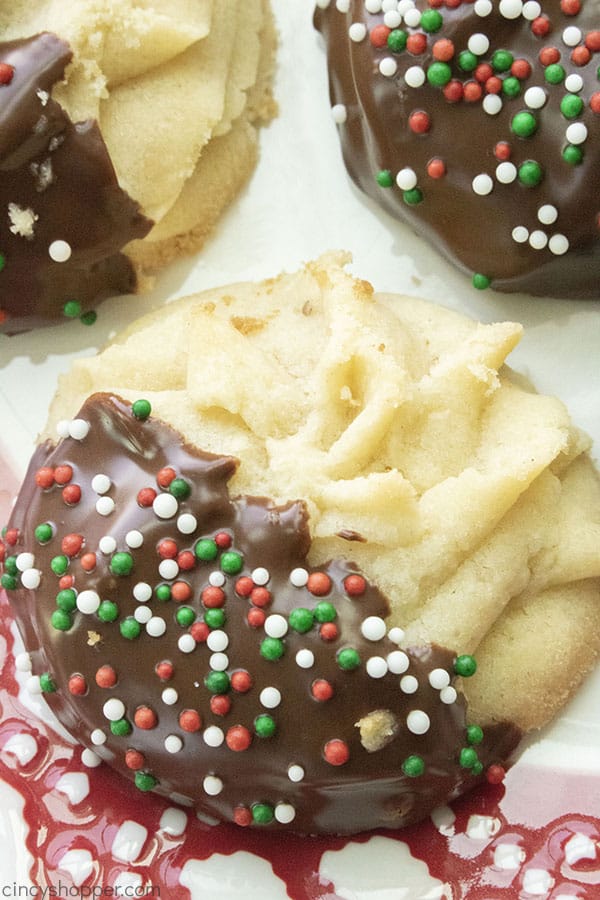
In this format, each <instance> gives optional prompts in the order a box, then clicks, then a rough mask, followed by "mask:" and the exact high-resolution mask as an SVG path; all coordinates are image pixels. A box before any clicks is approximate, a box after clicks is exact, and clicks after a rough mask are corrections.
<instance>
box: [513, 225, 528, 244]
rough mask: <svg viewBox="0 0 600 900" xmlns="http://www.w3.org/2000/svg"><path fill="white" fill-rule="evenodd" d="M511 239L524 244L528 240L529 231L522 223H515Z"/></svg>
mask: <svg viewBox="0 0 600 900" xmlns="http://www.w3.org/2000/svg"><path fill="white" fill-rule="evenodd" d="M512 239H513V241H516V242H517V244H526V243H527V241H528V240H529V231H528V230H527V228H525V226H524V225H517V226H516V227H515V228H513V230H512Z"/></svg>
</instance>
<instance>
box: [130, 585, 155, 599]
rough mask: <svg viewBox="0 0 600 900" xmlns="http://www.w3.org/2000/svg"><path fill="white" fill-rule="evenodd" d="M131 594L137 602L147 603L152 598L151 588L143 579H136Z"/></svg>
mask: <svg viewBox="0 0 600 900" xmlns="http://www.w3.org/2000/svg"><path fill="white" fill-rule="evenodd" d="M133 596H134V598H135V599H136V600H137V602H138V603H147V602H148V600H150V599H151V598H152V588H151V587H150V585H149V584H147V582H145V581H138V583H137V584H136V585H135V586H134V588H133Z"/></svg>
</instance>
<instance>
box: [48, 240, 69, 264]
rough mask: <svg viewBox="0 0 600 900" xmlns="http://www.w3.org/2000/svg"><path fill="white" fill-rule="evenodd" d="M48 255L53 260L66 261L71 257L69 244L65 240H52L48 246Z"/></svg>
mask: <svg viewBox="0 0 600 900" xmlns="http://www.w3.org/2000/svg"><path fill="white" fill-rule="evenodd" d="M48 256H49V257H50V259H51V260H53V262H57V263H64V262H67V260H68V259H70V258H71V245H70V244H69V243H67V241H52V243H51V244H50V246H49V247H48Z"/></svg>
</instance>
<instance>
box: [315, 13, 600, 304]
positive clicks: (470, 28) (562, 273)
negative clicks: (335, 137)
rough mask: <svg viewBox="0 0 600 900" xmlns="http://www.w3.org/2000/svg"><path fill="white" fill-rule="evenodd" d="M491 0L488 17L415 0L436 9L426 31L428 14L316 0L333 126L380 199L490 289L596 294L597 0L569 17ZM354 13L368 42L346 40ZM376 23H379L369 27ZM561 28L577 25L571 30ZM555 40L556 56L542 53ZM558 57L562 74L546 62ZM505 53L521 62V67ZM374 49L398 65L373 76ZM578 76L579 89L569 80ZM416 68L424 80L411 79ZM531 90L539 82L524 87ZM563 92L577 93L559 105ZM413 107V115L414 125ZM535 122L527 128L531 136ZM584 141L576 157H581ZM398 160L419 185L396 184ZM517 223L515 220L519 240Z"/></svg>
mask: <svg viewBox="0 0 600 900" xmlns="http://www.w3.org/2000/svg"><path fill="white" fill-rule="evenodd" d="M436 6H437V4H436ZM490 6H492V9H491V11H490V12H489V14H487V15H478V14H477V12H476V9H477V4H473V3H466V2H462V3H460V4H459V5H458V6H457V8H456V9H448V8H446V6H445V5H444V6H440V8H439V10H433V9H431V8H430V5H429V3H427V2H426V0H416V2H415V7H416V9H417V10H418V11H421V12H423V11H426V10H427V11H428V15H429V16H430V17H431V16H432V15H434V16H435V14H439V15H440V16H441V20H442V21H441V25H439V27H437V28H436V29H435V30H426V27H427V28H428V29H431V28H432V26H431V24H430V22H431V21H432V20H431V19H430V21H429V22H428V21H427V18H426V19H425V20H424V21H423V20H421V21H420V22H419V23H418V24H415V25H414V26H413V27H410V26H407V25H406V23H405V22H404V21H403V22H402V23H401V24H400V25H399V26H394V27H393V28H386V27H385V26H384V24H383V20H384V13H383V12H380V13H377V14H370V13H368V12H367V11H366V10H365V4H364V2H363V0H352V2H351V3H350V9H349V11H348V12H347V13H343V12H340V11H339V10H338V9H337V8H336V5H335V3H333V2H332V3H330V4H329V6H328V8H327V9H317V11H316V13H315V24H316V27H317V28H318V29H319V30H320V31H321V32H322V34H323V36H324V38H325V41H326V46H327V54H328V62H329V76H330V97H331V102H332V105H335V104H342V105H343V106H345V109H346V120H345V121H344V122H342V123H341V124H339V126H338V128H339V136H340V140H341V145H342V150H343V156H344V160H345V163H346V166H347V169H348V172H349V174H350V176H351V177H352V179H353V180H354V181H355V182H356V184H357V185H358V186H359V187H360V188H361V189H362V190H363V191H364V192H365V193H366V194H368V195H369V196H370V197H372V198H374V199H375V200H376V201H377V202H378V203H380V204H381V206H382V207H383V208H385V209H386V210H387V211H388V212H390V213H391V214H392V215H393V216H395V217H396V218H398V219H400V220H401V221H403V222H406V223H407V224H409V225H411V226H412V228H413V229H414V230H415V231H416V232H417V233H418V234H420V235H421V236H423V237H424V238H425V239H426V240H427V241H428V242H429V243H430V244H431V246H432V247H434V248H436V249H437V250H438V251H440V252H441V253H442V254H444V255H445V256H446V257H447V258H448V259H449V260H450V261H451V262H453V263H454V264H455V265H456V266H458V267H459V268H460V269H462V270H463V271H464V272H466V273H467V274H469V275H471V276H472V275H473V274H479V275H483V276H485V279H490V280H491V286H492V288H494V289H495V290H498V291H508V292H510V291H523V292H526V293H530V294H535V295H542V296H561V297H572V298H575V297H579V298H598V297H600V287H599V283H600V230H599V219H598V216H599V213H600V197H599V194H598V169H599V167H600V114H599V113H600V93H599V88H600V85H599V83H598V79H597V74H596V72H597V68H598V65H599V63H600V56H599V54H598V50H599V49H600V30H599V29H600V13H599V10H598V4H597V3H595V2H593V0H582V2H581V4H580V11H579V12H577V14H575V15H567V14H566V13H565V12H563V11H562V9H561V3H560V0H547V2H545V3H543V4H542V7H543V12H542V14H541V15H540V16H538V17H537V18H536V19H535V20H531V19H527V18H525V17H524V15H523V14H520V13H519V12H518V10H517V14H516V17H511V18H507V17H506V15H503V13H502V3H500V4H499V3H497V2H495V3H494V4H493V5H492V4H490ZM507 6H508V7H511V6H512V7H513V8H514V4H512V5H511V4H507ZM571 8H573V5H571ZM417 18H418V17H417ZM388 21H389V20H388ZM409 21H410V19H409ZM352 23H355V27H356V26H357V24H358V27H360V23H364V25H365V26H366V36H365V37H364V38H363V39H362V40H352V39H351V37H350V35H349V28H350V26H351V24H352ZM382 26H383V32H382V31H381V30H380V31H379V32H377V31H376V32H375V34H374V29H376V28H377V27H379V28H380V29H381V27H382ZM568 28H571V29H575V31H574V32H571V34H572V35H573V37H569V33H568V32H566V31H565V30H566V29H568ZM577 30H578V31H577ZM546 31H547V33H546ZM390 32H392V38H391V41H392V42H394V41H395V40H396V41H399V42H400V43H402V42H404V41H405V40H406V39H408V41H409V42H410V43H409V44H408V46H407V47H406V48H405V49H402V50H400V49H396V50H393V49H391V47H390V46H389V45H388V43H387V41H386V35H388V34H389V33H390ZM402 32H403V33H404V37H400V38H399V37H398V35H399V34H400V33H402ZM382 34H383V46H380V45H379V44H380V43H381V41H379V40H378V37H381V35H382ZM418 35H420V36H421V37H420V38H419V37H418ZM355 36H356V32H355ZM480 36H483V37H484V40H483V42H481V40H480ZM473 38H475V40H474V41H473ZM419 40H421V41H422V45H423V46H422V47H419V46H418V42H419ZM373 41H375V44H376V45H374V44H373ZM440 41H444V42H446V41H450V42H451V44H450V45H449V44H440V43H439V42H440ZM470 42H471V43H470ZM395 46H396V47H398V46H399V44H398V43H396V44H395ZM470 47H473V48H474V50H475V52H472V53H471V58H470V59H469V57H468V56H467V57H465V56H463V55H462V54H463V53H464V52H465V51H468V50H469V48H470ZM553 50H554V51H556V52H555V53H554V54H553V55H552V52H550V53H549V52H548V51H553ZM498 51H508V52H509V53H510V54H511V57H506V56H504V58H503V57H502V56H499V55H496V54H497V52H498ZM544 53H545V54H546V55H544ZM540 54H542V57H541V60H543V61H541V60H540ZM553 56H554V57H558V60H557V61H558V65H560V66H561V67H562V70H563V72H562V75H561V73H560V71H559V70H557V69H554V70H550V71H549V70H548V65H550V63H548V60H549V59H552V58H553ZM507 59H508V67H507V65H506V61H507ZM511 59H512V61H513V62H514V61H518V65H517V67H516V68H512V67H511ZM382 60H386V61H387V62H386V63H384V68H385V66H386V65H388V66H390V67H391V69H393V68H394V64H395V65H396V67H397V68H396V70H395V72H394V74H391V75H385V74H382V73H381V71H380V63H381V62H382ZM408 70H410V71H409V72H408V83H407V71H408ZM572 76H576V77H577V78H578V79H580V82H579V83H578V84H576V85H575V86H573V83H572V81H569V80H568V79H569V77H572ZM556 78H558V80H557V81H556V80H552V79H556ZM415 79H416V81H417V82H418V81H419V80H420V79H423V84H422V85H421V86H419V87H416V86H410V85H411V84H415V83H416V82H415ZM532 88H535V89H538V90H536V91H534V92H533V94H530V93H527V92H528V91H530V89H532ZM540 90H541V92H542V93H541V94H540V93H539V91H540ZM536 94H537V95H538V97H537V98H536ZM539 97H541V98H542V100H541V103H542V105H541V107H540V108H538V105H537V102H538V99H539ZM565 97H569V98H572V97H574V98H576V99H575V100H574V101H571V103H572V105H571V108H570V109H567V111H566V112H565V109H566V107H565V106H564V104H563V100H564V98H565ZM577 98H579V99H580V100H581V101H582V102H581V104H579V103H578V102H577ZM561 104H563V106H562V108H561ZM579 106H580V107H581V108H580V109H579ZM414 113H417V114H418V115H419V114H420V121H419V119H418V118H417V121H416V129H417V130H414V128H415V120H414V119H411V116H412V115H413V114H414ZM520 113H526V114H528V118H527V119H526V120H525V122H524V121H523V119H521V123H520V124H519V120H518V119H517V120H516V121H515V116H517V115H518V114H520ZM423 114H425V116H423ZM529 115H530V116H531V118H529ZM531 119H533V129H534V130H533V133H531V134H530V135H529V136H526V134H527V132H529V130H530V128H529V125H528V122H531ZM570 126H574V127H573V128H572V130H569V131H567V129H569V128H570ZM579 141H581V143H580V142H579ZM499 145H500V146H499ZM565 151H566V153H567V155H569V154H570V155H571V156H570V158H571V159H572V160H573V161H572V162H571V163H569V162H567V161H566V160H565V158H564V156H563V154H564V153H565ZM579 151H582V160H581V161H580V162H575V157H576V156H577V155H578V152H579ZM506 154H508V155H506ZM432 160H435V161H440V160H441V161H442V163H443V166H442V167H440V164H439V162H436V163H435V164H434V166H437V168H435V167H434V168H430V167H429V164H430V162H431V161H432ZM530 161H533V162H535V163H537V164H538V165H539V166H540V167H541V180H540V181H539V183H537V184H527V183H524V181H523V180H522V179H523V178H525V175H526V171H524V170H522V169H521V167H522V166H523V165H524V164H526V163H528V162H530ZM501 163H504V164H505V165H503V167H502V168H501V169H498V166H499V165H500V164H501ZM406 169H412V170H413V172H414V173H415V175H416V179H415V182H416V183H415V188H414V189H413V188H406V187H404V186H402V187H399V186H398V184H397V182H396V176H397V174H398V172H400V171H401V170H406ZM379 173H389V182H390V186H381V185H380V184H379V183H378V175H379ZM482 175H483V176H485V177H484V178H483V179H480V182H481V184H478V186H477V189H478V190H483V191H484V193H477V192H476V190H475V189H474V184H473V181H474V179H476V178H478V177H479V176H482ZM534 180H535V178H534ZM488 191H489V192H488ZM547 206H550V207H553V208H554V210H555V216H554V214H551V215H550V217H549V218H550V219H553V221H545V217H544V213H543V212H542V213H541V214H540V210H541V209H542V208H544V207H547ZM553 216H554V218H553ZM515 228H520V229H521V231H520V232H517V233H516V234H517V235H518V237H519V239H516V238H515V236H513V233H514V229H515ZM565 239H566V242H568V243H566V242H565ZM538 247H539V249H538ZM567 248H568V249H567ZM483 283H484V284H485V283H486V282H485V281H484V282H483ZM479 286H481V282H480V283H479Z"/></svg>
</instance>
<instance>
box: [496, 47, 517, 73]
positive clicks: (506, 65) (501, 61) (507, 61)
mask: <svg viewBox="0 0 600 900" xmlns="http://www.w3.org/2000/svg"><path fill="white" fill-rule="evenodd" d="M514 61H515V58H514V56H513V55H512V53H510V52H509V51H508V50H496V52H495V53H494V54H493V55H492V68H493V70H494V72H508V70H509V69H510V67H511V66H512V64H513V62H514Z"/></svg>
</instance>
